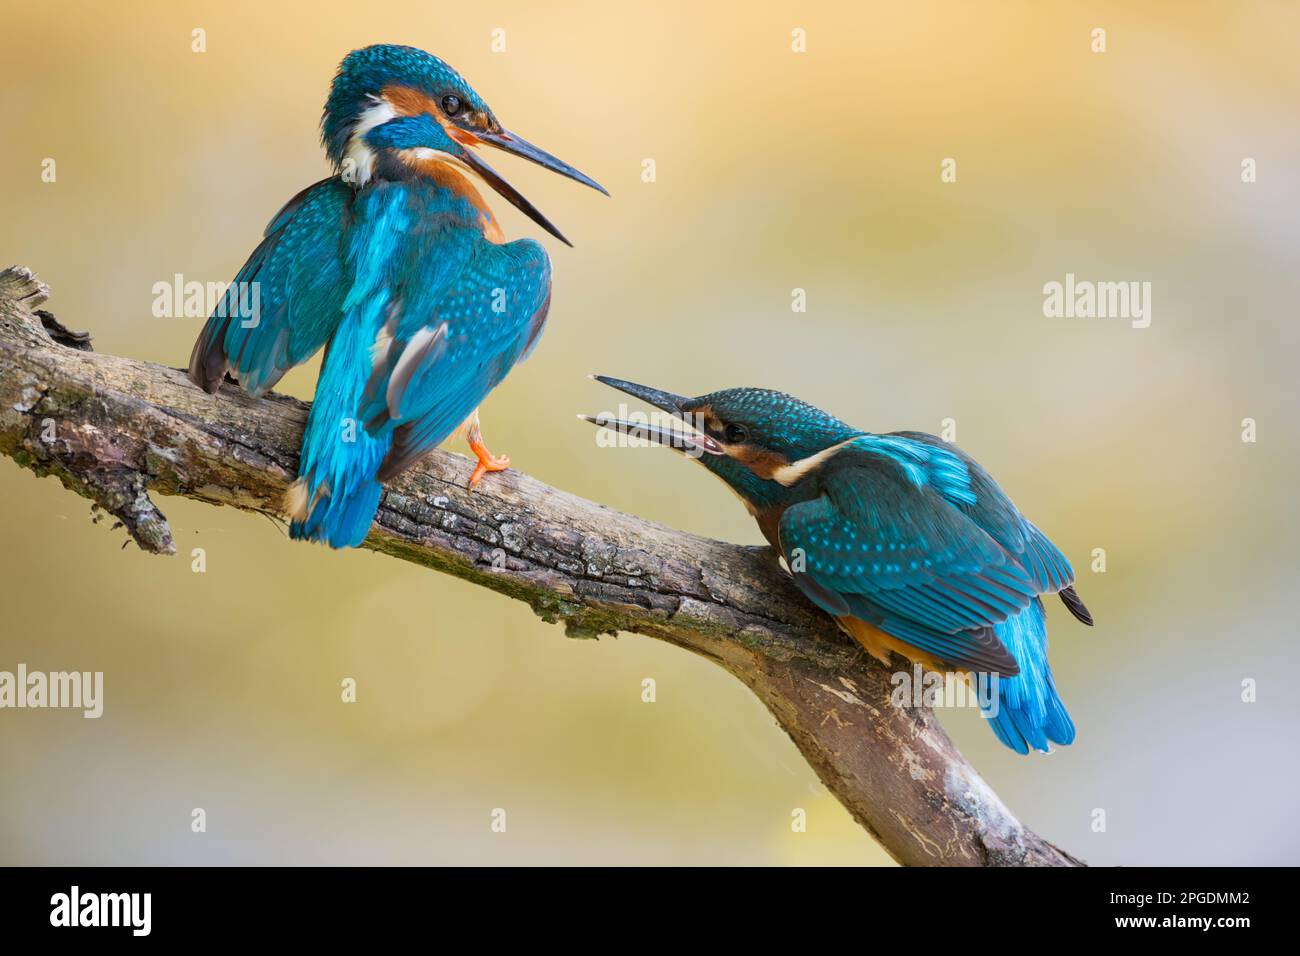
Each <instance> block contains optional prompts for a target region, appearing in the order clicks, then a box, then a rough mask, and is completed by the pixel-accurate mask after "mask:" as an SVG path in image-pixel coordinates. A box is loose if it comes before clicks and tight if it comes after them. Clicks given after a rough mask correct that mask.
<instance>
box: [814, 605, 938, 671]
mask: <svg viewBox="0 0 1300 956" xmlns="http://www.w3.org/2000/svg"><path fill="white" fill-rule="evenodd" d="M835 620H836V622H838V623H839V625H840V627H841V628H842V629H843V630H844V632H845V633H846V634H848V635H849V636H850V637H851V638H853V639H854V640H855V641H857V642H858V643H859V644H861V645H862V646H863V647H864V648H866V651H867V653H868V654H870V655H871V656H872V657H874V658H875V659H876V660H878V661H880V663H882V664H884V665H886V666H888V665H889V663H890V660H889V654H890V652H891V651H892V652H894V653H896V654H901V655H902V656H903V657H906V658H907V659H908V660H910V661H913V662H915V663H917V664H920V665H921V666H922V667H924V668H925V669H926V670H931V671H947V670H952V668H950V667H948V666H947V665H946V664H944V662H943V661H941V660H939V658H937V657H935V656H934V655H932V654H928V653H926V652H925V651H922V650H919V649H918V648H915V647H913V646H912V645H911V644H906V643H904V642H903V641H900V640H899V639H898V638H896V637H891V636H889V635H888V634H886V633H885V632H884V631H882V630H880V629H879V628H877V627H873V626H872V625H870V624H868V623H867V622H866V621H863V620H861V619H860V618H856V617H851V616H848V615H845V616H844V617H837V618H836V619H835Z"/></svg>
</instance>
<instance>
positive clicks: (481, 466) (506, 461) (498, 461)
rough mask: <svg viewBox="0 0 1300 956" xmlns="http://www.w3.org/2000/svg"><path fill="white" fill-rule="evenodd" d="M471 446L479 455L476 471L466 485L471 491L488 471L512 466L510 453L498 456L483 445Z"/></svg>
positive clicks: (502, 469)
mask: <svg viewBox="0 0 1300 956" xmlns="http://www.w3.org/2000/svg"><path fill="white" fill-rule="evenodd" d="M470 447H471V448H472V449H473V451H474V454H475V455H477V456H478V464H477V465H475V466H474V473H473V474H472V475H470V476H469V484H468V485H466V487H467V488H468V489H469V490H470V491H473V490H474V486H475V485H477V484H478V483H479V479H481V478H482V477H483V476H484V475H486V474H487V473H488V472H490V471H505V470H506V469H507V468H509V467H510V457H509V456H508V455H502V456H501V457H500V458H497V457H495V456H493V454H492V453H491V452H489V451H488V450H487V449H486V448H484V447H483V446H482V445H479V446H478V447H476V448H475V447H474V446H470Z"/></svg>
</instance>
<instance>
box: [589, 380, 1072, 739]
mask: <svg viewBox="0 0 1300 956" xmlns="http://www.w3.org/2000/svg"><path fill="white" fill-rule="evenodd" d="M593 378H595V379H596V380H597V381H599V382H603V383H604V384H606V385H609V386H611V387H613V388H616V389H618V390H619V391H622V392H625V393H627V394H628V395H632V396H634V397H635V398H638V399H640V400H641V401H644V402H647V403H648V404H650V405H652V406H654V407H655V408H656V409H659V410H660V411H661V412H665V413H667V417H666V423H665V424H656V423H654V422H651V421H646V422H631V421H627V420H623V419H618V418H614V417H611V416H608V415H599V416H590V415H582V416H579V417H581V418H583V419H584V420H586V421H589V422H591V423H593V424H595V425H598V426H601V427H603V428H606V429H609V430H611V431H614V432H617V433H620V434H622V435H626V436H628V437H631V438H637V439H646V440H649V441H651V442H655V443H657V444H661V445H666V446H668V447H670V448H674V449H676V450H678V451H680V452H682V453H684V454H686V455H687V456H689V457H691V458H695V459H696V460H697V461H699V462H700V463H701V464H703V465H704V467H706V468H707V469H709V471H711V472H713V473H714V474H715V475H717V476H718V477H719V478H721V479H722V480H723V481H724V482H725V483H726V484H727V486H728V487H729V488H731V490H732V491H733V492H735V494H736V495H737V496H738V497H739V498H740V500H741V502H742V503H743V504H744V505H745V507H746V508H747V509H748V511H749V513H750V514H751V515H753V516H754V518H755V519H756V520H757V522H758V526H759V528H760V529H761V530H762V533H763V536H764V537H765V538H766V539H767V541H768V543H769V544H770V545H771V546H772V548H773V549H774V550H775V551H776V553H777V554H778V555H780V556H781V557H782V558H783V559H784V563H785V567H786V569H787V570H788V571H789V572H790V575H791V577H793V579H794V581H795V583H796V584H797V585H798V586H799V589H800V590H801V591H802V592H803V593H804V595H805V596H806V597H807V598H808V599H809V600H810V601H812V603H813V604H815V605H816V606H817V607H819V608H820V609H821V610H823V611H825V612H826V613H827V614H830V615H831V616H832V617H834V618H835V620H836V621H837V622H838V624H839V626H840V627H841V628H842V629H843V630H844V631H845V632H846V633H848V634H849V635H850V636H851V637H852V638H854V639H855V640H856V641H857V642H858V643H859V644H861V645H862V647H863V648H865V649H866V651H867V652H868V653H870V654H871V655H872V656H873V657H875V658H876V659H878V660H880V661H881V662H882V663H884V664H886V665H888V664H889V663H890V655H891V653H899V654H901V655H903V656H904V657H907V658H908V659H910V660H912V661H913V662H915V663H916V664H919V665H921V666H922V667H925V668H928V669H930V670H932V671H945V672H957V673H961V674H966V675H972V676H973V675H981V676H982V677H990V678H991V677H994V676H996V680H989V681H988V686H989V687H990V688H993V687H996V690H997V693H996V694H995V695H992V694H991V695H989V696H988V698H987V702H986V700H985V698H984V697H983V696H981V709H982V710H983V711H984V716H985V717H987V718H989V725H990V726H991V727H992V729H993V732H994V734H996V735H997V738H998V740H1000V741H1001V742H1002V743H1003V744H1005V745H1006V746H1008V747H1010V748H1011V749H1012V750H1014V751H1016V752H1017V753H1021V754H1028V753H1029V751H1030V748H1032V749H1034V750H1037V751H1042V752H1044V753H1045V752H1048V751H1049V750H1050V745H1051V744H1052V743H1056V744H1069V743H1072V742H1073V741H1074V723H1073V722H1072V721H1071V720H1070V715H1069V714H1068V713H1067V712H1066V709H1065V706H1064V704H1062V703H1061V698H1060V695H1059V694H1058V693H1057V690H1056V682H1055V680H1054V679H1053V677H1052V669H1051V667H1050V666H1048V662H1047V626H1046V619H1045V616H1044V611H1043V601H1042V597H1043V595H1049V594H1057V595H1059V596H1060V598H1061V600H1062V601H1063V602H1064V604H1065V606H1066V607H1067V608H1068V609H1069V610H1070V612H1071V613H1072V614H1073V615H1074V616H1075V617H1076V618H1077V619H1078V620H1079V621H1081V622H1083V623H1084V624H1087V625H1091V624H1092V623H1093V621H1092V616H1091V614H1089V612H1088V609H1087V607H1086V606H1085V605H1084V603H1083V601H1082V600H1081V599H1080V598H1079V595H1078V593H1077V592H1076V591H1075V590H1074V587H1073V585H1074V571H1073V570H1072V569H1071V567H1070V562H1069V561H1067V560H1066V558H1065V555H1063V554H1062V553H1061V552H1060V550H1059V549H1058V548H1057V547H1056V546H1055V545H1054V544H1052V542H1051V541H1049V540H1048V538H1047V536H1046V535H1044V534H1043V533H1042V532H1041V531H1040V530H1038V528H1037V527H1036V526H1035V525H1034V524H1033V523H1032V522H1030V521H1029V520H1028V519H1027V518H1025V517H1024V515H1022V514H1021V513H1020V511H1019V510H1017V508H1016V506H1015V505H1014V504H1012V502H1011V499H1010V498H1008V497H1007V495H1006V493H1005V492H1004V491H1003V490H1002V489H1001V488H999V487H998V484H997V482H995V481H994V480H993V478H992V476H990V475H989V473H988V472H987V471H985V470H984V469H983V468H982V467H981V466H980V465H979V463H978V462H976V461H975V459H973V458H971V456H970V455H968V454H966V453H965V452H964V451H962V450H961V449H960V448H958V447H957V446H955V445H952V444H950V443H948V442H946V441H943V440H942V439H940V438H938V437H936V436H934V435H928V434H925V433H924V432H914V431H901V432H890V433H887V434H873V433H871V432H867V431H864V430H862V429H860V428H854V427H853V426H852V425H848V424H845V423H844V422H842V421H840V420H839V419H838V418H835V417H834V416H833V415H831V414H829V413H827V412H824V411H822V410H821V409H819V408H814V407H813V406H812V405H809V404H808V403H806V402H803V401H800V400H799V399H797V398H794V397H793V396H790V395H787V394H785V393H784V392H778V391H773V390H771V389H765V388H730V389H725V390H723V391H717V392H711V393H709V394H707V395H701V396H699V397H698V398H687V397H684V396H681V395H674V394H672V393H671V392H664V391H660V390H659V389H656V388H649V387H647V386H644V385H637V384H635V383H633V382H627V381H623V380H621V379H616V378H609V377H608V376H604V375H596V376H593ZM660 417H663V416H660ZM682 426H685V427H682Z"/></svg>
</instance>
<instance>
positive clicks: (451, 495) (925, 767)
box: [0, 268, 1080, 866]
mask: <svg viewBox="0 0 1300 956" xmlns="http://www.w3.org/2000/svg"><path fill="white" fill-rule="evenodd" d="M47 296H48V289H46V288H45V286H44V285H42V284H41V283H40V282H39V281H38V280H36V279H35V277H34V276H32V274H31V273H30V272H29V271H27V270H25V269H17V268H15V269H9V270H6V271H5V272H3V273H0V452H3V453H4V454H6V455H8V456H10V457H11V458H13V459H14V460H15V461H17V462H18V463H19V464H21V465H23V466H25V467H27V468H30V469H32V470H33V471H35V472H36V473H37V474H38V475H54V476H56V477H58V478H59V479H60V480H61V481H62V482H63V484H64V485H65V486H66V487H67V488H69V489H70V490H72V491H75V492H76V493H77V494H79V495H82V496H83V497H86V498H89V499H91V500H92V501H94V502H95V504H96V506H97V507H99V508H103V509H104V510H106V511H108V512H110V513H111V514H113V515H114V516H115V517H116V518H117V520H118V521H120V522H121V523H122V525H124V526H125V528H126V530H127V531H128V532H129V533H130V535H131V537H132V538H134V539H135V541H136V543H137V544H138V545H139V546H140V547H141V548H143V549H144V550H146V551H152V552H155V553H159V554H171V553H173V552H174V551H175V544H174V543H173V541H172V536H171V530H170V529H169V528H168V526H167V519H166V518H165V517H164V515H163V514H162V512H161V511H160V510H159V509H158V507H157V506H156V505H155V504H154V502H153V500H152V499H151V498H150V495H151V494H152V493H157V494H163V495H184V496H185V497H188V498H194V499H197V500H199V501H206V502H209V503H210V504H214V505H232V506H234V507H236V508H242V509H244V510H246V511H260V512H263V513H267V514H279V513H280V505H279V503H280V499H281V496H282V495H283V493H284V490H285V488H286V486H287V485H288V483H289V482H290V481H292V480H293V477H294V475H295V474H296V470H297V464H298V447H299V443H300V442H301V439H302V430H303V426H304V424H305V422H306V417H307V406H306V405H305V404H304V403H302V402H299V401H296V400H294V399H292V398H288V397H285V396H281V395H272V396H270V397H269V398H263V399H254V398H249V397H248V396H246V395H243V394H242V393H240V392H239V391H238V390H236V389H235V388H233V387H230V386H224V387H223V388H222V389H221V391H220V393H219V394H218V395H215V396H209V395H207V394H205V393H204V392H202V391H200V390H199V389H198V388H195V387H194V386H193V385H192V384H191V383H190V382H189V380H188V379H187V378H186V377H185V375H184V373H183V372H180V371H178V370H176V369H171V368H165V367H163V366H159V365H153V364H150V363H146V362H136V361H132V360H130V359H125V358H118V357H115V356H111V355H99V354H96V353H94V352H92V351H88V348H89V342H88V337H86V336H78V335H77V334H76V333H71V332H69V331H68V330H67V329H65V328H63V327H62V326H61V325H59V323H58V322H57V321H56V320H55V319H54V317H53V316H51V315H50V314H49V313H47V312H43V311H41V310H40V306H41V305H42V304H43V303H44V301H45V299H46V298H47ZM467 473H468V465H467V463H466V461H465V459H463V458H461V457H459V456H456V455H450V454H445V453H441V452H435V453H433V454H431V455H429V456H428V458H426V459H425V460H423V461H422V462H421V464H420V466H418V467H416V468H414V469H412V470H411V471H409V472H407V473H405V474H403V475H402V476H401V477H400V478H399V479H398V480H397V481H395V482H393V483H392V484H391V485H390V486H389V487H388V489H387V491H386V492H385V494H384V498H383V501H382V503H381V504H380V508H379V513H378V515H377V517H376V520H375V525H374V527H373V528H372V530H371V532H370V536H369V537H368V538H367V539H366V542H365V547H367V548H372V549H374V550H376V551H382V552H384V553H386V554H390V555H392V556H394V557H396V558H400V559H402V560H405V561H412V562H414V563H416V564H421V565H424V566H426V567H429V568H433V569H435V570H438V571H443V572H446V573H448V574H454V575H456V576H457V577H460V578H464V579H465V580H468V581H472V582H474V583H475V584H479V585H482V586H484V587H487V588H491V589H492V590H494V591H498V592H500V593H502V594H506V595H509V596H510V597H513V598H516V599H518V600H521V601H525V602H526V603H528V604H529V605H530V606H531V607H532V608H533V610H534V611H536V612H537V614H539V615H540V616H541V617H542V618H543V619H544V620H546V621H552V622H563V623H564V625H565V629H566V631H567V633H568V634H569V635H570V636H574V637H595V636H598V635H600V634H606V633H615V632H618V631H634V632H636V633H639V634H647V635H649V636H651V637H657V638H659V639H661V640H665V641H668V642H669V643H671V644H676V645H677V646H679V647H683V648H686V649H687V650H690V651H694V652H695V653H697V654H700V655H702V656H704V657H707V658H708V659H710V660H712V661H714V662H715V663H717V664H719V665H721V666H722V667H724V668H726V669H727V670H728V671H729V672H731V673H732V674H734V675H735V676H736V677H738V678H739V679H740V680H741V681H743V682H744V683H745V685H746V686H747V687H749V689H750V690H752V691H753V692H754V693H755V694H756V695H757V696H758V698H759V699H760V700H762V701H763V703H764V704H766V705H767V707H768V708H769V709H770V710H771V712H772V714H773V716H775V717H776V719H777V722H778V723H780V725H781V726H782V727H783V728H784V729H785V731H786V732H787V733H788V734H789V735H790V737H791V738H792V739H793V740H794V742H795V744H796V745H797V746H798V747H799V749H800V751H802V752H803V755H804V757H805V758H806V759H807V760H808V762H809V763H810V764H811V765H812V767H813V769H815V770H816V772H817V774H818V776H819V777H820V778H821V780H822V782H823V783H825V785H826V786H827V787H828V788H829V789H830V790H831V792H832V793H834V794H835V796H836V797H837V798H838V799H839V800H840V802H841V803H843V804H844V806H845V807H847V808H848V810H849V812H850V813H852V815H853V817H854V818H855V819H856V820H857V821H858V822H859V823H860V824H861V825H862V826H864V827H865V828H866V829H867V830H868V831H869V832H870V833H871V834H872V835H873V836H874V837H875V838H876V839H877V840H878V841H880V843H881V844H882V845H883V846H884V847H885V848H886V850H888V851H889V853H890V854H891V855H892V856H893V857H894V858H895V859H896V860H898V861H899V862H900V863H904V864H910V865H945V866H995V865H1029V866H1065V865H1080V861H1078V860H1076V859H1075V858H1073V857H1071V856H1070V855H1069V854H1067V853H1065V852H1063V851H1061V850H1059V849H1057V848H1056V847H1055V846H1053V845H1052V844H1050V843H1048V842H1047V841H1046V840H1044V839H1042V838H1041V837H1039V836H1038V835H1036V834H1034V833H1033V832H1031V831H1029V830H1028V829H1026V828H1025V827H1024V826H1022V825H1021V824H1020V822H1019V821H1018V820H1016V818H1015V817H1014V816H1012V814H1011V812H1010V811H1009V810H1008V809H1007V808H1006V806H1005V805H1004V804H1003V803H1002V801H1001V800H999V799H998V797H997V795H996V794H994V793H993V791H992V790H990V789H989V787H988V786H987V785H986V784H985V783H984V781H983V780H981V779H980V777H979V775H978V774H977V773H976V772H975V770H974V769H973V768H972V767H971V766H970V764H968V763H967V762H966V760H965V759H964V758H963V757H962V755H961V754H960V753H958V751H957V749H956V748H955V747H954V746H953V745H952V742H951V741H950V740H949V739H948V736H947V734H945V733H944V731H943V728H942V727H940V725H939V723H938V721H937V720H936V719H935V717H934V715H933V713H931V712H930V711H929V710H928V709H925V708H905V707H898V706H894V705H893V704H891V703H890V692H891V689H892V687H891V684H890V679H889V678H890V671H889V670H888V669H887V668H885V667H884V666H882V665H880V664H879V663H877V662H876V661H874V660H873V659H871V658H870V657H868V656H867V655H865V654H863V653H861V652H860V651H859V650H858V649H857V648H856V647H855V646H853V645H851V643H850V642H849V641H848V639H847V638H845V637H843V636H842V635H841V634H840V633H839V631H838V629H837V628H836V627H835V626H834V625H833V624H832V622H831V621H830V620H829V619H828V618H826V617H825V616H823V615H822V614H821V613H820V612H819V611H817V610H816V609H815V608H813V607H812V606H811V605H810V604H808V603H807V601H805V600H804V599H803V597H802V596H801V595H800V594H799V592H798V590H797V589H796V588H795V587H794V585H793V584H792V583H791V582H790V580H789V578H788V577H787V575H786V574H785V573H784V572H783V571H782V570H781V568H780V566H779V565H778V564H777V562H776V560H775V558H774V557H773V556H772V554H771V552H770V551H769V550H768V549H766V548H762V549H760V548H743V547H737V546H735V545H729V544H724V543H721V542H718V541H710V540H708V539H705V538H700V537H696V536H694V535H689V534H685V533H683V532H680V531H675V530H673V529H671V528H666V527H664V526H662V525H658V524H654V523H652V522H649V521H644V520H642V519H640V518H636V517H632V516H630V515H625V514H620V513H619V512H616V511H613V510H611V509H609V508H606V507H604V506H602V505H598V504H594V503H592V502H589V501H585V500H583V499H581V498H578V497H575V496H573V495H570V494H566V493H565V492H563V491H559V490H557V489H554V488H550V487H547V486H546V485H543V484H541V483H540V482H538V481H535V480H533V479H532V478H529V477H528V476H527V475H524V474H520V473H519V472H517V471H507V472H502V473H501V474H498V475H493V476H492V478H491V479H490V480H489V481H485V482H483V483H482V484H481V485H480V486H479V490H478V491H476V492H475V493H474V494H472V495H471V494H468V493H467V492H466V491H465V490H464V487H463V485H464V482H465V479H466V476H467Z"/></svg>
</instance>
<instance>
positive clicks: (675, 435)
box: [578, 375, 724, 458]
mask: <svg viewBox="0 0 1300 956" xmlns="http://www.w3.org/2000/svg"><path fill="white" fill-rule="evenodd" d="M592 378H594V379H595V380H596V381H598V382H603V383H604V384H606V385H608V386H610V387H611V388H616V389H618V390H619V391H620V392H626V393H627V394H628V395H631V396H632V397H633V398H639V399H641V400H642V401H643V402H646V403H648V404H650V405H653V406H654V407H655V408H658V409H660V410H662V411H665V412H668V413H669V414H670V415H672V416H674V417H675V418H677V419H678V420H679V421H681V422H682V423H683V424H687V425H689V422H687V421H686V419H687V418H688V417H689V416H690V412H688V411H686V407H685V406H686V403H687V402H688V401H690V399H688V398H686V397H685V396H682V395H674V394H673V393H672V392H664V391H660V390H659V389H657V388H650V387H649V386H648V385H637V384H636V383H635V382H625V381H623V380H622V379H621V378H610V377H609V376H607V375H593V376H592ZM578 417H579V418H581V419H582V420H583V421H586V422H591V423H592V424H593V425H596V426H598V427H600V428H607V429H609V430H610V431H612V432H617V433H618V434H620V435H626V436H627V437H629V438H642V439H645V440H647V441H652V442H655V443H657V444H660V445H665V446H667V447H668V448H675V449H677V450H678V451H680V452H685V453H686V454H687V455H689V456H690V457H692V458H699V457H700V456H701V455H721V454H724V452H723V449H722V446H721V445H719V444H718V443H717V442H716V441H714V440H713V439H712V438H710V437H709V436H708V435H706V434H704V433H703V431H701V430H700V429H698V428H696V429H695V430H694V431H689V432H688V431H684V430H680V429H676V428H663V427H661V426H659V425H655V424H651V423H649V422H629V421H625V420H623V419H621V418H616V417H614V416H612V415H579V416H578Z"/></svg>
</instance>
